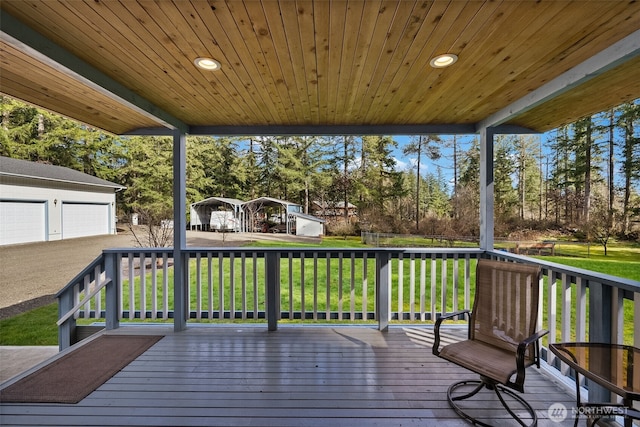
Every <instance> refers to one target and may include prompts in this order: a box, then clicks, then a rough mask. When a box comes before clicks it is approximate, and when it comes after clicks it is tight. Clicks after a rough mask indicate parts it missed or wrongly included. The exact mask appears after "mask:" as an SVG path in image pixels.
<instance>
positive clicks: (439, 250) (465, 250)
mask: <svg viewBox="0 0 640 427" xmlns="http://www.w3.org/2000/svg"><path fill="white" fill-rule="evenodd" d="M182 252H184V253H198V252H200V253H202V252H218V253H219V252H222V253H230V252H259V253H280V254H288V253H291V252H293V253H302V252H304V253H318V254H327V253H336V252H350V253H351V252H353V253H356V254H363V253H367V254H370V253H390V254H423V253H430V254H431V253H433V254H447V255H448V254H458V255H460V254H476V255H482V254H483V253H484V252H485V251H483V250H481V249H478V248H314V247H310V248H302V247H277V248H274V247H258V246H256V247H246V246H244V247H232V246H220V247H214V246H211V247H209V246H207V247H187V248H184V249H182ZM103 253H116V254H118V253H120V254H127V253H134V254H138V253H145V254H151V253H155V254H161V253H169V254H171V253H173V248H111V249H105V250H104V251H103Z"/></svg>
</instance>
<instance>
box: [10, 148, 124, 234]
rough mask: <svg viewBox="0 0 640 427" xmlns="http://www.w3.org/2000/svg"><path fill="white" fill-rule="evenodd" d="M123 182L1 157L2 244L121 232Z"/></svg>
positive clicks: (58, 167)
mask: <svg viewBox="0 0 640 427" xmlns="http://www.w3.org/2000/svg"><path fill="white" fill-rule="evenodd" d="M124 188H125V187H123V186H122V185H119V184H115V183H113V182H109V181H105V180H103V179H100V178H96V177H94V176H91V175H87V174H85V173H82V172H79V171H76V170H73V169H69V168H64V167H60V166H53V165H46V164H42V163H35V162H29V161H26V160H18V159H12V158H8V157H0V245H10V244H17V243H28V242H44V241H49V240H61V239H70V238H74V237H84V236H96V235H102V234H115V233H116V192H118V191H120V190H122V189H124Z"/></svg>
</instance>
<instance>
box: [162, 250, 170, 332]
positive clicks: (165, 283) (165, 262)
mask: <svg viewBox="0 0 640 427" xmlns="http://www.w3.org/2000/svg"><path fill="white" fill-rule="evenodd" d="M162 319H164V320H167V319H169V254H168V253H166V252H165V253H163V254H162Z"/></svg>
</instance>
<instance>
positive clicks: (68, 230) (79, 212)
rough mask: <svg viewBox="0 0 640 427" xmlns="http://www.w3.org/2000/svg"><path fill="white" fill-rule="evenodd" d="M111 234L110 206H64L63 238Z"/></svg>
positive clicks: (64, 204) (82, 204)
mask: <svg viewBox="0 0 640 427" xmlns="http://www.w3.org/2000/svg"><path fill="white" fill-rule="evenodd" d="M100 234H109V205H93V204H85V203H63V204H62V238H63V239H69V238H72V237H83V236H97V235H100Z"/></svg>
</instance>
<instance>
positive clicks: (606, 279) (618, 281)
mask: <svg viewBox="0 0 640 427" xmlns="http://www.w3.org/2000/svg"><path fill="white" fill-rule="evenodd" d="M487 254H488V255H494V256H498V257H501V258H505V259H510V260H513V261H518V262H522V263H526V264H536V265H540V266H542V268H543V269H549V270H553V271H555V272H556V273H561V274H562V273H564V274H567V275H569V276H580V277H583V278H585V279H587V280H588V281H593V282H598V283H602V284H604V285H608V286H614V287H617V288H621V289H624V290H627V291H631V292H640V282H638V281H636V280H631V279H626V278H623V277H617V276H611V275H609V274H604V273H598V272H595V271H591V270H584V269H582V268H577V267H571V266H568V265H564V264H557V263H555V262H549V261H542V260H540V259H537V258H529V257H526V256H522V255H515V254H512V253H509V252H503V251H496V250H494V251H487Z"/></svg>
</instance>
